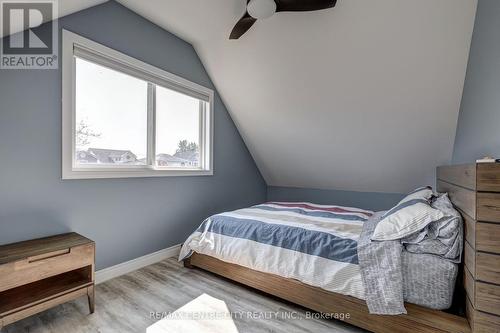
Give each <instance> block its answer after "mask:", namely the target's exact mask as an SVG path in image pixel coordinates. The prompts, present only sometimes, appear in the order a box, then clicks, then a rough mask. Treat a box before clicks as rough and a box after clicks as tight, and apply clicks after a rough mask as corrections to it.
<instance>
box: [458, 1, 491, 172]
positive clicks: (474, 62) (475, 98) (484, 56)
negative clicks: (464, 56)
mask: <svg viewBox="0 0 500 333" xmlns="http://www.w3.org/2000/svg"><path fill="white" fill-rule="evenodd" d="M484 155H493V156H496V157H498V158H500V1H498V0H479V4H478V11H477V14H476V23H475V26H474V34H473V37H472V45H471V50H470V57H469V65H468V68H467V76H466V79H465V87H464V93H463V97H462V106H461V110H460V115H459V118H458V127H457V135H456V138H455V148H454V152H453V163H470V162H473V161H475V160H476V159H477V158H480V157H483V156H484Z"/></svg>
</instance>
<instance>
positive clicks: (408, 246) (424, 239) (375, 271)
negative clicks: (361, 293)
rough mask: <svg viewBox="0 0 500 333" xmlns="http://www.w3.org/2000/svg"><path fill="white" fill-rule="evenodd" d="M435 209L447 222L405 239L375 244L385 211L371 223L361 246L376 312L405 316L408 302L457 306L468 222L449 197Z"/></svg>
mask: <svg viewBox="0 0 500 333" xmlns="http://www.w3.org/2000/svg"><path fill="white" fill-rule="evenodd" d="M432 206H433V207H434V208H437V209H440V210H441V211H443V212H444V213H445V215H446V217H445V218H443V219H441V220H439V221H436V222H433V223H431V224H429V225H428V226H427V227H426V228H425V229H423V230H420V231H419V232H417V233H415V234H413V235H410V236H409V237H407V238H405V239H402V240H395V241H383V242H377V241H372V240H371V239H370V238H371V236H372V234H373V231H374V230H375V227H376V226H377V224H378V223H379V222H380V219H381V217H382V215H383V212H379V213H376V214H375V215H374V216H373V217H372V218H371V219H369V220H368V221H367V222H365V224H364V227H363V231H362V232H361V236H360V239H359V242H358V258H359V265H360V271H361V279H362V282H363V285H364V288H365V296H366V304H367V306H368V309H369V311H370V313H372V314H384V315H397V314H405V313H406V309H405V307H404V301H409V302H411V303H415V304H420V305H425V306H427V307H430V308H433V309H444V308H446V307H449V305H450V304H451V298H452V295H453V289H454V285H455V279H456V274H457V267H456V266H457V265H456V263H459V262H460V261H461V253H462V247H463V245H462V244H463V222H462V219H461V217H460V214H458V212H457V211H456V210H455V209H454V208H453V206H452V204H451V203H450V201H449V199H448V197H447V196H446V195H442V196H440V197H439V198H437V199H436V200H435V201H434V202H433V203H432Z"/></svg>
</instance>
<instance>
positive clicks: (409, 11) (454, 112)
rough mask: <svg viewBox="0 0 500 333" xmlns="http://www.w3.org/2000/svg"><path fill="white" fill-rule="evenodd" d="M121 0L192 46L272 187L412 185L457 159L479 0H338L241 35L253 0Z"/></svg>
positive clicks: (69, 4)
mask: <svg viewBox="0 0 500 333" xmlns="http://www.w3.org/2000/svg"><path fill="white" fill-rule="evenodd" d="M98 2H101V1H81V0H71V1H69V0H64V1H60V2H59V3H60V7H61V10H62V12H63V13H67V12H70V11H74V10H76V9H78V7H82V5H84V6H90V5H92V4H95V3H98ZM118 2H120V3H122V4H123V5H125V6H127V7H129V8H130V9H132V10H134V11H135V12H137V13H138V14H140V15H142V16H144V17H145V18H147V19H149V20H151V21H152V22H154V23H156V24H158V25H159V26H161V27H163V28H165V29H167V30H169V31H171V32H172V33H174V34H176V35H178V36H179V37H181V38H183V39H185V40H187V41H189V42H191V43H192V44H193V46H194V47H195V49H196V51H197V52H198V54H199V56H200V58H201V60H202V61H203V63H204V65H205V67H206V68H207V70H208V72H209V74H210V75H211V78H212V80H213V81H214V83H215V85H216V87H217V89H218V91H219V93H220V94H221V96H222V98H223V100H224V102H225V104H226V106H227V107H228V109H229V112H230V113H231V116H232V117H233V120H234V121H235V123H236V125H237V127H238V129H239V131H240V133H241V135H242V136H243V138H244V140H245V142H246V144H247V146H248V148H249V149H250V152H251V153H252V155H253V157H254V159H255V161H256V162H257V165H258V166H259V169H260V170H261V172H262V174H263V176H264V178H265V179H266V181H267V183H268V184H269V185H279V186H297V187H310V188H327V189H346V190H358V191H379V192H405V191H408V190H410V189H411V188H412V187H415V186H417V185H421V184H427V183H432V182H433V177H434V168H435V166H437V165H440V164H443V163H447V162H448V161H450V159H451V154H452V150H453V141H454V137H455V131H456V123H457V117H458V111H459V105H460V100H461V95H462V89H463V83H464V78H465V70H466V65H467V59H468V52H469V45H470V40H471V35H472V30H473V25H474V16H475V10H476V6H477V0H440V1H435V0H419V1H414V0H377V1H373V0H339V1H338V4H337V7H336V8H333V9H329V10H324V11H318V12H308V13H277V14H276V15H274V16H273V17H271V18H269V19H267V20H262V21H259V22H257V23H256V24H255V25H254V26H253V27H252V28H251V30H250V31H249V32H248V33H247V34H245V35H244V36H243V37H242V38H241V39H239V40H236V41H230V40H228V36H229V33H230V31H231V29H232V27H233V25H234V23H235V22H236V21H237V20H238V19H239V17H240V16H241V15H242V13H243V12H244V10H245V2H246V1H245V0H210V1H207V0H168V1H165V0H141V1H138V0H119V1H118ZM77 4H78V5H77ZM82 8H83V7H82ZM82 8H79V9H82ZM61 16H62V15H61Z"/></svg>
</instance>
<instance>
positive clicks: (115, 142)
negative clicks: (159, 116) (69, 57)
mask: <svg viewBox="0 0 500 333" xmlns="http://www.w3.org/2000/svg"><path fill="white" fill-rule="evenodd" d="M147 94H148V87H147V82H145V81H142V80H139V79H137V78H134V77H131V76H128V75H126V74H122V73H119V72H117V71H114V70H111V69H109V68H106V67H103V66H99V65H96V64H93V63H91V62H88V61H85V60H82V59H80V58H76V104H75V105H76V119H75V120H76V129H75V130H76V134H75V135H76V137H75V145H76V147H75V148H76V149H75V151H76V161H77V164H80V165H88V164H91V165H92V164H93V165H144V164H146V152H147Z"/></svg>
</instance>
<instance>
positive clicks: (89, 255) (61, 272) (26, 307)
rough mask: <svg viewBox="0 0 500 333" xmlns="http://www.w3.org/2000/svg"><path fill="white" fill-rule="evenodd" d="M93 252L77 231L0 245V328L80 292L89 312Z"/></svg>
mask: <svg viewBox="0 0 500 333" xmlns="http://www.w3.org/2000/svg"><path fill="white" fill-rule="evenodd" d="M94 255H95V244H94V242H93V241H91V240H90V239H87V238H85V237H83V236H81V235H79V234H77V233H68V234H62V235H57V236H52V237H46V238H40V239H34V240H29V241H24V242H19V243H14V244H8V245H2V246H0V328H2V327H3V326H5V325H8V324H11V323H13V322H15V321H18V320H21V319H23V318H26V317H29V316H31V315H33V314H35V313H38V312H41V311H44V310H47V309H49V308H52V307H54V306H56V305H59V304H62V303H66V302H68V301H71V300H74V299H76V298H79V297H81V296H87V297H88V302H89V309H90V313H93V312H94Z"/></svg>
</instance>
